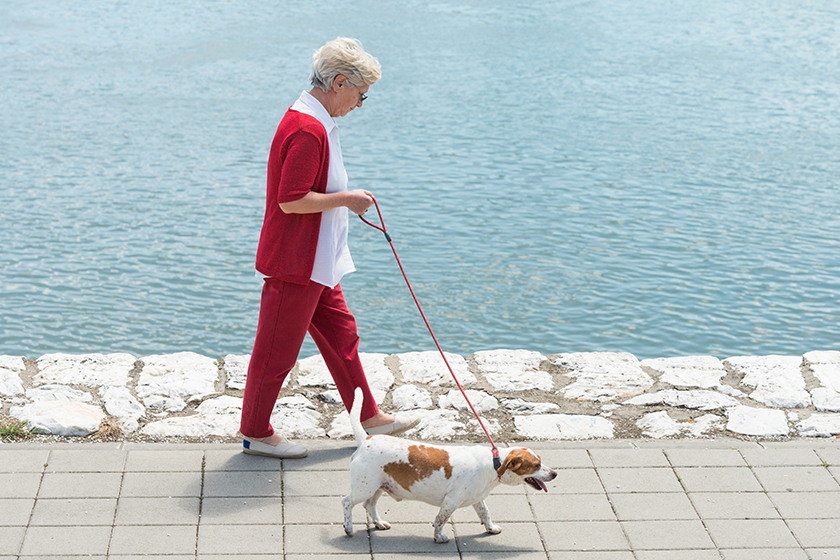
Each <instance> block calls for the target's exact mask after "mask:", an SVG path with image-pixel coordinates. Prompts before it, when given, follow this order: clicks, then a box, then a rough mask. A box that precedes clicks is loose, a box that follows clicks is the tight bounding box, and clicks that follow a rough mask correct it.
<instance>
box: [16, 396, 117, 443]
mask: <svg viewBox="0 0 840 560" xmlns="http://www.w3.org/2000/svg"><path fill="white" fill-rule="evenodd" d="M11 415H12V416H13V417H15V418H17V419H18V420H20V421H22V422H28V424H29V428H30V429H32V430H34V431H38V432H43V433H48V434H52V435H56V436H88V435H90V434H92V433H94V432H96V431H98V430H99V425H100V424H101V423H102V421H103V420H104V419H105V413H104V412H102V409H100V408H99V407H97V406H91V405H89V404H84V403H80V402H71V401H41V402H36V403H32V404H28V405H26V406H24V407H22V408H12V409H11Z"/></svg>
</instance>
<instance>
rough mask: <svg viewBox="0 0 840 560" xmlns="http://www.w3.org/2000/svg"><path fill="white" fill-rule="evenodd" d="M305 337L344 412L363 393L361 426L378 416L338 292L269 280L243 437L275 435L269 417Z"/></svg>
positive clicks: (244, 412) (352, 328)
mask: <svg viewBox="0 0 840 560" xmlns="http://www.w3.org/2000/svg"><path fill="white" fill-rule="evenodd" d="M307 331H308V332H309V334H310V335H311V336H312V339H313V340H314V341H315V344H316V345H317V346H318V349H319V350H320V351H321V356H322V357H323V358H324V362H326V364H327V368H329V370H330V374H331V375H332V378H333V380H334V381H335V385H336V388H337V389H338V392H339V394H340V395H341V399H342V401H344V405H345V407H346V408H347V410H350V407H351V406H352V405H353V391H354V390H355V388H356V387H361V389H362V391H363V392H364V405H363V406H362V420H363V421H364V420H367V419H368V418H371V417H373V416H375V415H376V414H377V413H378V412H379V409H378V408H377V406H376V401H375V400H374V398H373V395H372V394H371V392H370V387H369V386H368V382H367V377H365V372H364V370H363V369H362V363H361V361H360V359H359V335H358V333H357V331H356V320H355V319H354V318H353V314H352V313H350V310H349V309H348V308H347V304H346V303H345V302H344V294H343V293H342V291H341V286H336V287H335V288H328V287H326V286H323V285H321V284H318V283H317V282H310V283H309V284H308V285H306V286H302V285H300V284H292V283H290V282H284V281H282V280H277V279H275V278H267V279H266V280H265V284H264V285H263V291H262V300H261V302H260V318H259V323H258V325H257V337H256V340H255V342H254V351H253V352H252V353H251V363H250V365H249V366H248V377H247V380H246V382H245V398H244V401H243V403H242V420H241V423H240V431H241V432H242V435H244V436H248V437H253V438H265V437H269V436H270V435H272V434H273V433H274V428H272V427H271V422H270V420H271V412H272V411H273V410H274V404H275V402H276V401H277V396H278V395H279V394H280V389H281V388H282V387H283V382H284V381H285V380H286V377H287V376H288V375H289V372H290V371H291V370H292V368H293V367H294V366H295V362H297V357H298V353H299V352H300V347H301V345H302V344H303V339H304V337H305V336H306V333H307Z"/></svg>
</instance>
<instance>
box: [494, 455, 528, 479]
mask: <svg viewBox="0 0 840 560" xmlns="http://www.w3.org/2000/svg"><path fill="white" fill-rule="evenodd" d="M520 466H522V457H520V456H519V454H518V453H515V452H514V451H511V452H510V453H508V454H507V457H505V460H504V461H502V466H501V467H499V470H497V471H496V474H497V475H498V476H499V478H501V477H502V475H503V474H505V471H507V470H508V469H510V470H516V469H517V468H519V467H520Z"/></svg>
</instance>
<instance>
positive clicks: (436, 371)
mask: <svg viewBox="0 0 840 560" xmlns="http://www.w3.org/2000/svg"><path fill="white" fill-rule="evenodd" d="M444 355H445V356H446V361H447V362H449V365H450V367H451V368H452V371H453V372H454V373H455V376H456V377H457V378H458V381H459V382H460V383H461V385H474V384H475V383H476V378H475V375H473V374H472V372H470V370H469V366H468V365H467V361H466V360H465V359H464V357H463V356H459V355H458V354H451V353H449V352H444ZM397 358H398V359H399V361H400V373H401V374H402V380H403V383H423V384H426V385H435V386H437V385H455V381H453V379H452V374H451V373H450V372H449V368H447V367H446V363H444V361H443V358H441V356H440V352H438V351H428V352H406V353H404V354H397Z"/></svg>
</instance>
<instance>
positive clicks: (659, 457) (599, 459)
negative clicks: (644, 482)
mask: <svg viewBox="0 0 840 560" xmlns="http://www.w3.org/2000/svg"><path fill="white" fill-rule="evenodd" d="M589 454H590V455H591V456H592V463H593V464H594V465H595V466H596V467H622V468H629V467H670V466H671V464H670V463H669V462H668V458H667V457H666V456H665V453H663V452H662V450H661V449H593V450H592V451H590V452H589Z"/></svg>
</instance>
